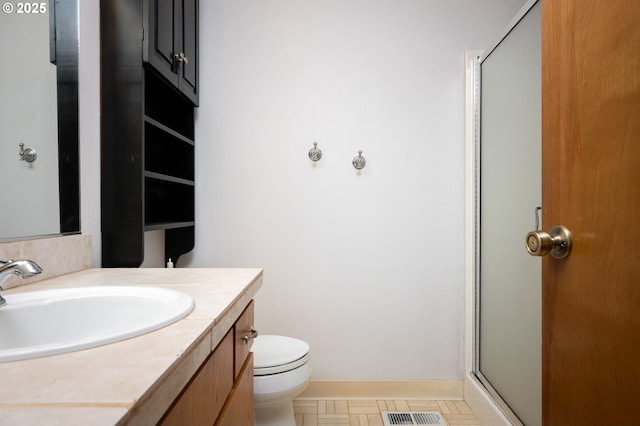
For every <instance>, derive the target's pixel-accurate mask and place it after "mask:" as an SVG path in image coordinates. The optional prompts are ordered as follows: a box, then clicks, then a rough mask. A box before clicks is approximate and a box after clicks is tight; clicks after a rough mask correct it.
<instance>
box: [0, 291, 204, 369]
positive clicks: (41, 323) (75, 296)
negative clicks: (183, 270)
mask: <svg viewBox="0 0 640 426" xmlns="http://www.w3.org/2000/svg"><path fill="white" fill-rule="evenodd" d="M5 299H6V300H7V304H6V305H5V306H4V307H2V308H0V362H6V361H16V360H21V359H29V358H38V357H42V356H46V355H54V354H61V353H66V352H72V351H77V350H80V349H87V348H92V347H95V346H99V345H104V344H107V343H113V342H117V341H120V340H124V339H127V338H129V337H135V336H139V335H141V334H144V333H147V332H150V331H153V330H157V329H159V328H162V327H164V326H166V325H169V324H171V323H173V322H176V321H178V320H180V319H182V318H184V317H185V316H186V315H187V314H188V313H189V312H191V309H193V300H192V299H191V297H190V296H189V295H187V294H185V293H182V292H179V291H176V290H172V289H167V288H159V287H133V286H96V287H81V288H69V289H59V290H42V291H33V292H28V293H21V294H14V295H11V294H9V295H5Z"/></svg>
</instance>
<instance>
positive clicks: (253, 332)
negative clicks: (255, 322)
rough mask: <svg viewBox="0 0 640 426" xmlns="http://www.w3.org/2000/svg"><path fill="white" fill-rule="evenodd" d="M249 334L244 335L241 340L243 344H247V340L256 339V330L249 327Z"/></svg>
mask: <svg viewBox="0 0 640 426" xmlns="http://www.w3.org/2000/svg"><path fill="white" fill-rule="evenodd" d="M249 332H250V334H246V335H245V336H244V337H243V338H242V340H244V343H245V344H248V343H249V340H251V339H255V338H256V337H258V330H256V329H255V327H253V326H252V327H251V329H250V330H249Z"/></svg>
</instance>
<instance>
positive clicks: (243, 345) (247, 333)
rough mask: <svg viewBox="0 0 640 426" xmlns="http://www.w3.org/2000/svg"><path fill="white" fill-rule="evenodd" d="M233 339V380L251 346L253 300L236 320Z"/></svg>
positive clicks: (253, 332)
mask: <svg viewBox="0 0 640 426" xmlns="http://www.w3.org/2000/svg"><path fill="white" fill-rule="evenodd" d="M234 333H235V339H234V345H235V363H234V364H235V368H234V379H235V378H237V377H238V374H240V370H241V369H242V366H243V365H244V362H245V360H246V359H247V356H248V355H249V352H250V351H251V346H252V345H253V337H255V329H254V328H253V300H252V301H251V302H249V304H248V305H247V307H246V309H245V310H244V312H242V314H241V315H240V317H239V318H238V320H237V321H236V324H235V327H234Z"/></svg>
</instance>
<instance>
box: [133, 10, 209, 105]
mask: <svg viewBox="0 0 640 426" xmlns="http://www.w3.org/2000/svg"><path fill="white" fill-rule="evenodd" d="M144 17H145V25H144V36H145V44H144V52H143V54H144V60H145V61H146V62H148V63H149V64H150V65H151V66H153V67H154V68H155V69H156V70H157V71H158V72H159V73H160V74H161V75H162V76H163V77H164V78H165V79H167V81H169V82H170V83H171V84H172V85H173V86H175V87H176V88H177V89H178V90H179V91H180V92H181V93H182V94H184V96H186V97H187V98H188V99H189V100H191V102H193V103H194V104H195V105H197V104H198V2H197V0H148V9H147V10H146V12H145V16H144Z"/></svg>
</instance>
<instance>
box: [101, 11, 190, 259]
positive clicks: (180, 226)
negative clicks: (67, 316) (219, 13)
mask: <svg viewBox="0 0 640 426" xmlns="http://www.w3.org/2000/svg"><path fill="white" fill-rule="evenodd" d="M178 3H179V6H180V7H178ZM167 5H170V6H171V8H168V6H167ZM197 7H198V4H197V1H196V0H183V1H177V0H176V1H160V0H149V1H146V0H128V1H127V0H103V1H102V2H101V53H102V58H101V75H102V78H101V85H102V87H101V103H102V118H101V177H102V182H101V210H102V223H101V225H102V266H103V267H137V266H140V264H141V263H142V262H143V260H144V232H145V231H155V230H164V232H165V258H167V259H168V258H172V259H173V261H174V262H175V261H177V259H178V257H179V256H180V255H182V254H184V253H186V252H188V251H190V250H191V249H192V248H193V246H194V238H195V237H194V236H195V220H194V199H195V176H194V149H195V138H194V133H195V128H194V118H195V106H196V101H197V84H196V82H197V74H198V72H197V18H198V15H197ZM170 10H171V11H173V12H172V13H169V11H170ZM178 10H179V11H180V14H179V15H180V18H179V20H180V25H176V24H173V25H169V18H168V17H167V16H168V15H171V16H170V17H171V18H172V19H176V16H177V11H178ZM158 13H162V14H163V15H162V16H158V17H156V18H153V19H150V18H149V17H150V16H155V15H156V14H158ZM165 14H166V15H167V16H164V15H165ZM187 18H188V19H189V21H187ZM149 22H153V23H154V25H153V26H149V25H148V23H149ZM156 24H157V25H156ZM167 26H168V27H171V28H172V29H173V30H174V32H175V28H176V27H180V29H179V33H180V34H182V36H181V37H180V39H181V40H182V41H180V43H179V45H178V46H179V47H178V48H180V49H182V50H181V52H185V51H186V52H188V54H191V53H189V52H192V51H193V52H194V54H193V55H192V56H191V58H189V63H188V64H186V63H185V64H184V65H180V66H178V67H177V68H175V69H176V72H175V73H173V72H169V73H166V70H165V71H163V68H162V66H161V64H162V62H161V57H162V55H160V53H162V52H164V53H162V54H163V55H165V56H167V57H169V56H170V55H169V53H171V52H172V51H173V50H167V49H169V47H168V45H167V42H166V41H165V40H164V38H165V36H166V34H165V30H166V31H168V29H167V28H165V27H167ZM150 34H154V37H150V36H149V35H150ZM185 34H187V36H186V37H185V36H184V35H185ZM158 35H160V37H158ZM166 37H169V36H166ZM170 37H171V38H175V37H174V35H173V33H172V35H170ZM152 40H156V41H152ZM158 40H160V42H158ZM185 40H187V41H185ZM152 43H153V44H154V45H158V46H162V48H158V49H155V48H154V49H152V50H153V51H155V52H157V53H158V54H157V55H153V57H155V58H156V59H154V61H151V60H149V62H147V61H146V60H145V59H146V56H147V55H145V53H144V52H146V51H148V50H151V49H149V46H150V45H151V44H152ZM165 45H167V46H165ZM171 49H176V47H172V48H171ZM149 57H151V55H149ZM169 71H171V69H169ZM178 77H179V78H178ZM183 81H187V82H188V83H183ZM192 83H193V84H192Z"/></svg>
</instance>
